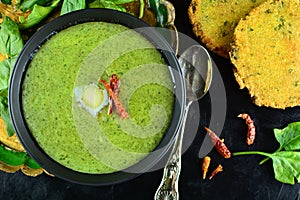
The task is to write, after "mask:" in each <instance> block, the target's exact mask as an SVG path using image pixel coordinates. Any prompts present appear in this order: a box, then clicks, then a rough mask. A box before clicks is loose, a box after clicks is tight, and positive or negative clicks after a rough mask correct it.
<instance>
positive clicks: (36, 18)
mask: <svg viewBox="0 0 300 200" xmlns="http://www.w3.org/2000/svg"><path fill="white" fill-rule="evenodd" d="M59 2H60V0H53V1H51V2H50V3H47V6H41V5H38V4H34V5H33V8H32V12H31V13H30V15H29V16H28V17H27V19H24V20H22V23H20V24H19V28H20V29H26V28H29V27H31V26H33V25H35V24H37V23H39V22H40V21H42V20H43V19H44V18H45V17H46V16H47V15H48V14H49V13H50V12H51V11H52V10H53V9H54V8H55V7H57V6H58V4H59ZM48 4H49V5H48Z"/></svg>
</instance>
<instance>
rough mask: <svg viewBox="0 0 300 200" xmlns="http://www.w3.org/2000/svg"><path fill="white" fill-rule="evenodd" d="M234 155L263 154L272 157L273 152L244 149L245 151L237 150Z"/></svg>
mask: <svg viewBox="0 0 300 200" xmlns="http://www.w3.org/2000/svg"><path fill="white" fill-rule="evenodd" d="M232 155H233V156H240V155H262V156H267V157H271V154H269V153H265V152H261V151H244V152H235V153H233V154H232Z"/></svg>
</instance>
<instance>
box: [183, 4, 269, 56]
mask: <svg viewBox="0 0 300 200" xmlns="http://www.w3.org/2000/svg"><path fill="white" fill-rule="evenodd" d="M265 1H266V0H192V1H191V4H190V6H189V9H188V15H189V18H190V22H191V24H192V26H193V31H194V33H195V35H196V36H197V37H199V38H200V40H201V42H203V43H204V44H205V45H206V46H207V48H208V49H210V50H211V51H213V52H215V53H217V54H218V55H220V56H223V57H225V58H228V57H229V54H228V52H229V51H230V43H231V42H232V39H233V38H232V37H233V32H234V28H235V27H236V25H237V23H238V22H239V20H240V19H241V18H244V17H245V16H246V15H247V14H248V13H249V12H250V10H251V9H253V8H255V7H256V6H258V5H259V4H261V3H262V2H265Z"/></svg>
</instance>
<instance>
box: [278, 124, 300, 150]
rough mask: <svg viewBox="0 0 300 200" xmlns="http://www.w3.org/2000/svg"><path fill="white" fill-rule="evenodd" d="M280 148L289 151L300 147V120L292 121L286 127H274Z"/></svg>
mask: <svg viewBox="0 0 300 200" xmlns="http://www.w3.org/2000/svg"><path fill="white" fill-rule="evenodd" d="M274 134H275V137H276V140H277V141H278V142H279V144H280V149H285V150H287V151H291V150H298V149H300V122H294V123H290V124H289V125H288V126H287V127H285V128H284V129H274Z"/></svg>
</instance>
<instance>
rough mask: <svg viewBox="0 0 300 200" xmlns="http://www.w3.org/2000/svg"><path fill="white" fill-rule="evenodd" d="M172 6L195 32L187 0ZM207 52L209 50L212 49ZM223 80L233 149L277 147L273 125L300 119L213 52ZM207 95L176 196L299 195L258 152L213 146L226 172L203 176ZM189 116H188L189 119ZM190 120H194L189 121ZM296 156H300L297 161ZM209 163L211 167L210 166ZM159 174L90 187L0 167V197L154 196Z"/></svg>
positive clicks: (247, 198)
mask: <svg viewBox="0 0 300 200" xmlns="http://www.w3.org/2000/svg"><path fill="white" fill-rule="evenodd" d="M172 2H173V4H174V6H175V8H176V26H177V28H178V30H179V31H180V32H182V33H185V34H186V35H188V36H190V37H194V35H193V33H192V29H191V26H190V24H189V21H188V16H187V8H188V5H189V3H190V1H184V0H181V1H175V0H173V1H172ZM210 53H211V52H210ZM211 56H212V57H213V59H214V61H215V63H216V64H217V66H218V68H219V70H220V73H221V75H222V78H223V80H224V84H225V88H226V95H227V113H226V122H225V127H224V129H223V131H222V138H225V141H226V144H227V145H228V146H229V147H230V149H231V150H232V151H247V150H261V151H266V152H272V151H274V150H276V149H277V148H278V145H277V142H276V140H275V138H274V136H273V128H275V127H276V128H282V127H284V126H286V125H287V124H288V123H290V122H293V121H300V108H299V107H296V108H292V109H286V110H276V109H271V108H263V107H262V108H260V107H257V106H255V105H254V104H252V102H251V100H250V98H249V95H248V93H247V91H246V90H239V87H238V84H237V83H236V81H235V79H234V77H233V73H232V66H231V64H230V63H229V61H228V60H226V59H224V58H221V57H219V56H217V55H215V54H213V53H211ZM209 103H210V98H209V95H206V96H205V98H204V99H202V100H201V101H199V105H200V110H201V116H200V123H199V130H198V134H197V135H196V137H195V139H194V141H193V143H192V145H191V146H190V147H189V149H188V150H187V151H186V152H185V153H184V155H183V157H182V172H181V175H180V182H179V188H180V189H179V190H180V199H187V200H193V199H202V200H214V199H215V200H219V199H222V200H224V199H225V200H226V199H232V200H233V199H237V200H240V199H243V200H254V199H256V200H266V199H270V200H276V199H282V200H300V184H295V185H288V184H282V183H280V182H277V181H276V180H275V179H274V173H273V169H272V164H271V162H270V161H268V162H267V163H265V164H264V165H261V166H260V165H259V164H258V163H259V161H260V160H261V159H262V157H261V156H251V155H250V156H240V157H233V158H231V159H228V160H225V159H223V158H222V157H221V156H220V155H219V154H218V153H216V152H215V150H213V151H212V152H210V154H209V155H210V156H211V157H212V158H213V161H212V166H211V168H213V167H216V166H217V164H219V163H221V164H222V165H223V167H224V172H222V173H220V174H218V175H217V176H216V177H215V178H214V179H213V180H202V178H201V177H202V173H201V162H202V161H201V160H200V159H199V158H198V155H197V154H198V151H199V148H200V146H201V142H202V140H203V137H204V133H205V132H204V131H203V127H204V126H207V125H208V124H209V120H210V117H209V112H210V110H209V106H207V105H208V104H209ZM241 112H247V113H250V114H251V116H252V117H253V119H254V120H255V124H256V126H257V139H256V141H255V144H254V145H253V146H251V147H248V146H247V145H246V144H245V137H244V136H245V132H246V130H247V128H246V125H245V123H244V121H243V120H241V119H238V118H237V117H236V116H237V115H238V114H239V113H241ZM192 119H193V116H191V115H190V116H189V120H192ZM190 123H192V122H190ZM299 162H300V161H299ZM211 168H210V169H211ZM161 177H162V170H158V171H155V172H150V173H146V174H143V175H141V176H139V177H137V178H135V179H133V180H130V181H128V182H126V183H121V184H118V185H114V186H105V187H91V186H82V185H77V184H73V183H70V182H67V181H64V180H61V179H59V178H53V177H49V176H47V175H44V174H43V175H41V176H38V177H36V178H32V177H27V176H25V175H23V174H22V173H21V172H18V173H15V174H8V173H4V172H0V199H3V200H4V199H5V200H6V199H20V200H21V199H55V200H59V199H105V200H110V199H111V200H113V199H114V200H119V199H143V200H147V199H153V195H154V193H155V191H156V188H157V187H158V185H159V183H160V180H161Z"/></svg>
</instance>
